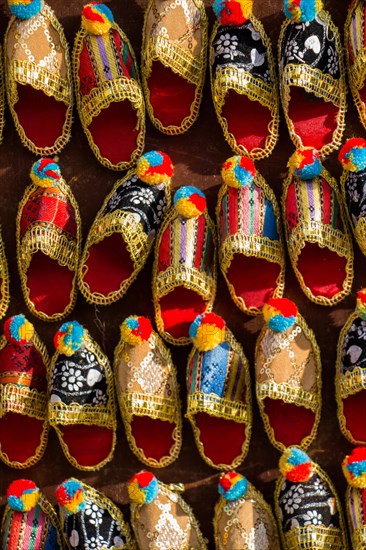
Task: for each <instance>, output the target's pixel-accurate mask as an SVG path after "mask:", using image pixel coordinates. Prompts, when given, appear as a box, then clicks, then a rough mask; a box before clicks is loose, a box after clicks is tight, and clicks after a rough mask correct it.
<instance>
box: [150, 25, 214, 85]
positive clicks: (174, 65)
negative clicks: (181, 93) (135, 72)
mask: <svg viewBox="0 0 366 550" xmlns="http://www.w3.org/2000/svg"><path fill="white" fill-rule="evenodd" d="M154 61H160V62H161V63H162V64H163V65H165V67H168V68H169V69H171V70H172V71H174V72H175V73H176V74H178V75H179V76H181V77H183V78H185V79H186V80H188V82H190V83H191V84H194V85H195V86H199V85H200V82H201V79H202V72H204V71H205V65H204V63H203V61H204V55H203V54H202V53H201V54H200V55H199V56H198V57H194V56H193V55H192V54H191V53H189V52H188V51H186V50H183V49H182V48H181V47H180V46H179V45H178V44H175V43H174V42H171V41H170V40H169V39H167V38H165V37H164V36H161V35H158V36H152V35H151V36H150V37H149V40H148V43H147V46H146V47H145V49H144V50H143V58H142V63H144V78H149V77H150V75H151V68H152V64H153V62H154Z"/></svg>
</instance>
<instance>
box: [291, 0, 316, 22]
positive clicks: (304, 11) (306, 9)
mask: <svg viewBox="0 0 366 550" xmlns="http://www.w3.org/2000/svg"><path fill="white" fill-rule="evenodd" d="M322 9H323V3H322V1H321V0H285V6H284V12H285V15H286V17H287V18H288V19H291V21H294V22H295V23H305V22H306V21H314V19H315V17H316V16H317V15H318V13H319V12H320V11H321V10H322Z"/></svg>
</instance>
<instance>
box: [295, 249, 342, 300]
mask: <svg viewBox="0 0 366 550" xmlns="http://www.w3.org/2000/svg"><path fill="white" fill-rule="evenodd" d="M346 265H347V259H346V258H344V257H340V256H338V254H337V253H336V252H332V251H331V250H329V249H328V248H321V247H320V246H319V245H318V244H316V243H306V244H305V246H304V248H303V249H302V251H301V253H300V256H299V258H298V262H297V267H298V270H299V271H300V273H301V274H302V276H303V279H304V283H305V285H306V286H307V287H308V288H310V290H311V291H312V293H313V294H314V296H325V297H326V298H332V297H333V296H335V295H336V294H338V293H339V292H341V291H342V289H343V282H344V280H345V278H346Z"/></svg>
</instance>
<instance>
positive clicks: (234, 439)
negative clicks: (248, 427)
mask: <svg viewBox="0 0 366 550" xmlns="http://www.w3.org/2000/svg"><path fill="white" fill-rule="evenodd" d="M196 424H197V427H198V429H199V430H200V441H201V442H202V444H203V447H204V453H205V456H207V457H208V458H210V459H211V460H212V462H213V463H214V464H231V463H232V462H233V460H235V458H237V457H238V456H240V455H241V454H242V446H243V444H244V442H245V439H246V436H245V424H239V423H238V422H234V421H233V420H225V419H224V418H216V417H214V416H210V415H209V414H206V413H197V414H196Z"/></svg>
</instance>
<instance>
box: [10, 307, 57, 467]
mask: <svg viewBox="0 0 366 550" xmlns="http://www.w3.org/2000/svg"><path fill="white" fill-rule="evenodd" d="M49 361H50V359H49V356H48V353H47V350H46V348H45V346H44V344H43V343H42V342H41V341H40V339H39V337H38V335H37V333H36V332H35V330H34V327H33V325H32V324H31V323H30V322H29V321H27V319H26V318H25V317H24V315H15V316H14V317H10V319H8V320H7V321H6V322H5V324H4V336H2V337H1V339H0V411H1V412H0V458H1V460H2V461H3V462H5V464H7V465H8V466H11V467H12V468H28V467H29V466H33V465H34V464H36V462H38V460H40V458H42V456H43V453H44V451H45V448H46V445H47V437H48V422H47V368H48V365H49Z"/></svg>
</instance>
